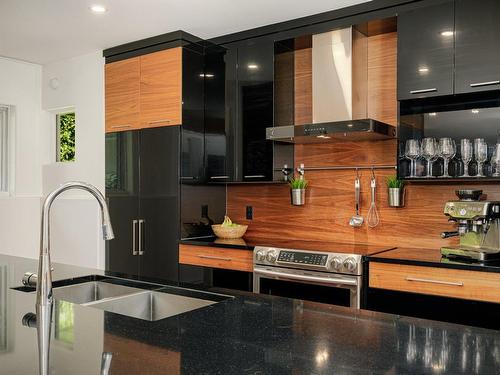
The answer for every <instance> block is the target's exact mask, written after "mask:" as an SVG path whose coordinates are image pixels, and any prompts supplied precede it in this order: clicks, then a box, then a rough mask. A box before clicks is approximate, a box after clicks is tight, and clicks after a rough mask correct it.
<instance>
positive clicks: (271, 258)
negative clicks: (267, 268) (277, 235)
mask: <svg viewBox="0 0 500 375" xmlns="http://www.w3.org/2000/svg"><path fill="white" fill-rule="evenodd" d="M276 259H278V252H277V251H276V250H269V251H268V252H267V261H268V262H271V263H274V262H276Z"/></svg>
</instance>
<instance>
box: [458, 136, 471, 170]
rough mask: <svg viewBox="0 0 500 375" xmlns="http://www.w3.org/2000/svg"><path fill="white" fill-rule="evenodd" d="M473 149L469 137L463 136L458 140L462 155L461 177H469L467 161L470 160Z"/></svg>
mask: <svg viewBox="0 0 500 375" xmlns="http://www.w3.org/2000/svg"><path fill="white" fill-rule="evenodd" d="M473 153H474V151H473V149H472V142H471V141H470V139H467V138H464V139H461V140H460V154H461V155H462V161H463V162H464V174H463V175H462V177H470V175H469V163H470V162H471V160H472V155H473Z"/></svg>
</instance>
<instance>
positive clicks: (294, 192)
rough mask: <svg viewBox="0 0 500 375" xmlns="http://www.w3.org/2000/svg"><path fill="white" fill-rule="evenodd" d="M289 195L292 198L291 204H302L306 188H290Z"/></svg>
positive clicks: (304, 199) (304, 201) (304, 200)
mask: <svg viewBox="0 0 500 375" xmlns="http://www.w3.org/2000/svg"><path fill="white" fill-rule="evenodd" d="M290 195H291V198H292V205H294V206H303V205H304V204H305V203H306V189H291V190H290Z"/></svg>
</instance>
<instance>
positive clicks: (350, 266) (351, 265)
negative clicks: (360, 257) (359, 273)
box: [344, 258, 356, 272]
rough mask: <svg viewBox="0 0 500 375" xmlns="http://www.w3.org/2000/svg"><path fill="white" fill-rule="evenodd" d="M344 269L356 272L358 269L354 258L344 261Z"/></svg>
mask: <svg viewBox="0 0 500 375" xmlns="http://www.w3.org/2000/svg"><path fill="white" fill-rule="evenodd" d="M344 268H345V269H346V270H347V271H349V272H352V271H354V270H355V269H356V261H355V260H354V258H347V259H346V260H344Z"/></svg>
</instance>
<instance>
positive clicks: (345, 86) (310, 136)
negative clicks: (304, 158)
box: [266, 27, 396, 143]
mask: <svg viewBox="0 0 500 375" xmlns="http://www.w3.org/2000/svg"><path fill="white" fill-rule="evenodd" d="M310 42H311V44H310V46H309V48H310V56H311V59H310V66H309V77H310V81H309V82H310V90H311V91H312V94H311V95H309V96H305V95H303V94H302V95H297V94H296V93H295V90H300V88H296V87H294V98H295V99H294V103H293V105H291V106H290V105H289V107H293V110H294V111H295V107H301V109H302V110H303V108H304V107H306V108H310V110H309V116H308V118H309V121H310V123H307V124H304V122H302V123H301V124H293V125H291V124H290V122H289V123H288V124H283V123H281V124H280V123H278V122H277V123H275V124H276V126H275V127H272V128H267V129H266V138H267V139H268V140H273V141H281V142H288V143H320V142H322V143H324V142H331V141H338V140H352V141H354V140H381V139H389V138H394V137H395V135H396V128H395V127H394V126H391V125H389V124H386V123H383V122H380V121H377V120H376V119H372V118H370V116H369V115H368V108H369V105H368V104H369V103H368V102H369V98H370V96H369V95H368V90H369V87H368V38H367V36H366V35H365V34H364V33H362V32H361V31H359V30H358V28H356V27H349V28H345V29H340V30H334V31H331V32H327V33H322V34H316V35H312V36H311V37H310ZM294 69H297V67H296V66H295V65H294ZM298 69H300V67H299V68H298ZM293 75H294V76H297V75H301V77H303V76H304V74H302V72H297V71H294V73H293ZM302 79H303V78H302ZM304 101H305V102H306V103H304ZM304 104H305V105H304ZM293 117H294V118H295V119H296V118H297V117H296V116H293ZM292 121H293V120H292ZM280 125H285V126H280Z"/></svg>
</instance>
